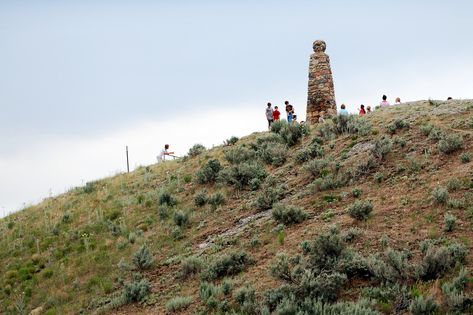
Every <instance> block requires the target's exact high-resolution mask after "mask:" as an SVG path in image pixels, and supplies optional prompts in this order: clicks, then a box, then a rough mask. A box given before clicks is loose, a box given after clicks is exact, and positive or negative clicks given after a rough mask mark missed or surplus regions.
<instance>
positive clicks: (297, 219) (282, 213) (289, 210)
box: [273, 203, 308, 225]
mask: <svg viewBox="0 0 473 315" xmlns="http://www.w3.org/2000/svg"><path fill="white" fill-rule="evenodd" d="M307 217H308V215H307V212H305V211H304V210H303V209H301V208H298V207H295V206H289V205H285V204H282V203H279V204H276V205H275V206H274V208H273V219H274V220H275V221H276V222H278V223H283V224H286V225H288V224H293V223H301V222H302V221H305V220H306V219H307Z"/></svg>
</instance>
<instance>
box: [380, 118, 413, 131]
mask: <svg viewBox="0 0 473 315" xmlns="http://www.w3.org/2000/svg"><path fill="white" fill-rule="evenodd" d="M409 127H410V125H409V122H407V121H405V120H403V119H396V120H395V121H393V122H392V123H390V124H388V125H387V126H386V129H387V131H388V132H389V133H391V134H395V133H396V131H397V130H401V129H409Z"/></svg>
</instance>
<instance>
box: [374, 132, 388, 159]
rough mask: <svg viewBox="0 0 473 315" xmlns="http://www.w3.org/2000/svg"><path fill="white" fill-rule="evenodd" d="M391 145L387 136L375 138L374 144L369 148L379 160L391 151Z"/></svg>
mask: <svg viewBox="0 0 473 315" xmlns="http://www.w3.org/2000/svg"><path fill="white" fill-rule="evenodd" d="M392 146H393V144H392V141H391V139H389V138H388V137H382V138H378V139H376V140H375V142H374V146H373V147H372V148H371V153H372V154H373V156H374V157H376V158H378V159H379V160H384V159H385V158H386V156H387V155H388V153H389V152H391V148H392Z"/></svg>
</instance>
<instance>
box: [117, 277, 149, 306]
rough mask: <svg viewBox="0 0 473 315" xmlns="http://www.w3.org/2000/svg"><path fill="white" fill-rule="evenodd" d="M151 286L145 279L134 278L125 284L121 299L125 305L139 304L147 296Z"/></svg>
mask: <svg viewBox="0 0 473 315" xmlns="http://www.w3.org/2000/svg"><path fill="white" fill-rule="evenodd" d="M150 290H151V285H150V283H149V281H148V280H147V279H144V278H141V279H140V277H135V279H133V281H132V282H128V283H125V286H124V287H123V293H122V296H123V299H124V302H125V303H132V302H139V301H142V300H143V299H144V298H145V297H146V296H148V294H149V292H150Z"/></svg>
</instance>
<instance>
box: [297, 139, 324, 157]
mask: <svg viewBox="0 0 473 315" xmlns="http://www.w3.org/2000/svg"><path fill="white" fill-rule="evenodd" d="M321 144H322V140H321V139H320V138H319V137H315V138H314V139H312V141H311V143H310V144H309V145H307V146H306V147H305V148H302V149H300V150H299V151H297V153H296V156H295V159H296V161H297V162H299V163H304V162H307V161H309V160H310V159H313V158H316V157H322V156H324V149H323V147H322V145H321Z"/></svg>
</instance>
